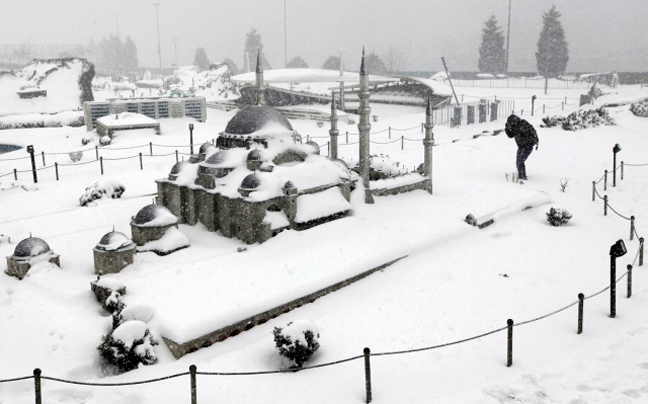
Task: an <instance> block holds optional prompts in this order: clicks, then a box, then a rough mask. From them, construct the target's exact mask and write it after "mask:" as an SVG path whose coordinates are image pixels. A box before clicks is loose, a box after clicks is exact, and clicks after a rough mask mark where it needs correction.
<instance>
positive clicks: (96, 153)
mask: <svg viewBox="0 0 648 404" xmlns="http://www.w3.org/2000/svg"><path fill="white" fill-rule="evenodd" d="M95 156H96V159H97V160H99V146H95Z"/></svg>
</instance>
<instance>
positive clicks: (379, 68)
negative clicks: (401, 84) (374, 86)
mask: <svg viewBox="0 0 648 404" xmlns="http://www.w3.org/2000/svg"><path fill="white" fill-rule="evenodd" d="M365 67H366V68H367V73H369V74H377V75H380V76H385V75H386V74H387V67H386V66H385V64H384V63H383V61H382V60H380V58H379V57H378V55H376V54H375V53H373V52H372V53H370V54H368V55H367V56H365Z"/></svg>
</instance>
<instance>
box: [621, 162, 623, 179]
mask: <svg viewBox="0 0 648 404" xmlns="http://www.w3.org/2000/svg"><path fill="white" fill-rule="evenodd" d="M621 179H623V161H622V162H621Z"/></svg>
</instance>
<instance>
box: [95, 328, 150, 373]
mask: <svg viewBox="0 0 648 404" xmlns="http://www.w3.org/2000/svg"><path fill="white" fill-rule="evenodd" d="M157 344H158V342H157V341H156V340H155V339H154V338H153V336H152V335H151V331H150V330H149V329H148V327H147V326H146V323H144V322H143V321H126V322H124V323H121V324H120V325H118V326H117V328H115V329H114V330H113V331H112V332H111V333H109V334H107V335H104V336H103V337H102V338H101V345H99V346H98V347H97V349H98V350H99V354H100V355H101V358H102V359H103V360H104V361H105V362H106V363H108V364H110V365H112V366H115V367H116V368H117V369H118V370H119V371H120V372H128V371H129V370H133V369H137V367H138V366H139V364H140V363H141V364H144V365H153V364H154V363H156V362H157V355H156V353H155V349H154V348H153V347H154V346H155V345H157Z"/></svg>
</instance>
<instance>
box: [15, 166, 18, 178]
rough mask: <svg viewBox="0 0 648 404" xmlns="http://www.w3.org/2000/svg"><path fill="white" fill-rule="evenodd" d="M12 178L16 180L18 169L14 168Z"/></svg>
mask: <svg viewBox="0 0 648 404" xmlns="http://www.w3.org/2000/svg"><path fill="white" fill-rule="evenodd" d="M14 180H15V181H18V170H16V169H15V168H14Z"/></svg>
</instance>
